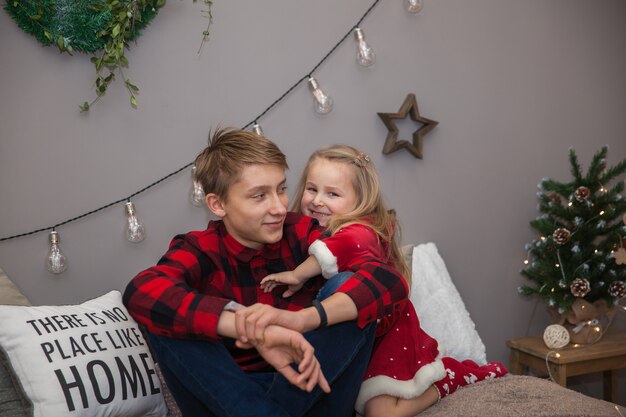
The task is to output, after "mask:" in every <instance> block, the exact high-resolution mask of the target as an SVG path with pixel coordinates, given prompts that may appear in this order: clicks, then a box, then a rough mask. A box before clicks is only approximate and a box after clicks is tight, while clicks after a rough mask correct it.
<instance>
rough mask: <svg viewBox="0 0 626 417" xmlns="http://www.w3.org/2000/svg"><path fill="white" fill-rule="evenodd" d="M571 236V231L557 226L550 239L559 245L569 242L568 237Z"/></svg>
mask: <svg viewBox="0 0 626 417" xmlns="http://www.w3.org/2000/svg"><path fill="white" fill-rule="evenodd" d="M571 237H572V232H570V231H569V230H567V229H566V228H564V227H559V228H558V229H556V230H555V231H554V233H552V239H553V240H554V241H555V242H556V243H558V244H559V245H564V244H566V243H567V242H569V239H570V238H571Z"/></svg>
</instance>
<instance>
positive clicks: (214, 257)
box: [124, 213, 408, 371]
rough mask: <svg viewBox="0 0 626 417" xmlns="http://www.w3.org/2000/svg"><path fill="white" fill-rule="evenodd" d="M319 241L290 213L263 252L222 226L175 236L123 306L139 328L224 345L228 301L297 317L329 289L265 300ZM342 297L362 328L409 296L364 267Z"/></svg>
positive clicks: (314, 282)
mask: <svg viewBox="0 0 626 417" xmlns="http://www.w3.org/2000/svg"><path fill="white" fill-rule="evenodd" d="M319 236H320V227H319V226H318V224H317V222H316V221H314V220H312V219H310V218H308V217H306V216H302V215H299V214H294V213H288V214H287V218H286V220H285V224H284V232H283V238H282V239H281V240H280V241H279V242H276V243H273V244H271V245H266V246H265V247H264V248H263V249H260V250H256V249H250V248H247V247H244V246H243V245H241V244H240V243H239V242H237V241H236V240H235V239H234V238H233V237H232V236H231V235H230V234H228V232H227V231H226V228H225V226H224V224H223V223H222V222H221V221H211V222H210V223H209V226H208V228H207V229H206V230H204V231H196V232H189V233H187V234H185V235H178V236H175V237H174V239H172V242H171V243H170V247H169V250H168V251H167V252H166V253H165V255H163V257H162V258H161V260H160V261H159V263H158V264H157V265H156V266H153V267H151V268H148V269H146V270H145V271H142V272H140V273H139V274H138V275H137V276H136V277H135V278H133V280H132V281H131V282H130V283H129V284H128V287H127V288H126V291H125V293H124V303H125V304H126V306H127V307H128V310H129V312H130V314H131V315H132V316H133V317H134V318H135V320H137V321H138V322H139V323H141V324H142V325H144V326H146V328H147V329H148V331H150V332H152V333H154V334H158V335H165V336H170V337H176V338H186V339H211V340H217V339H218V338H219V336H218V335H217V322H218V320H219V316H220V314H221V313H222V310H223V308H224V306H225V305H226V303H228V302H229V301H232V300H234V301H236V302H238V303H240V304H243V305H245V306H249V305H252V304H255V303H265V304H271V305H273V306H275V307H277V308H280V309H286V310H293V311H295V310H300V309H302V308H304V307H307V306H309V305H310V304H311V301H312V300H313V298H314V297H315V295H316V293H317V290H318V289H319V288H320V287H321V286H322V285H323V284H324V282H325V280H324V279H323V278H322V277H321V276H319V277H316V278H313V279H311V280H309V281H307V283H306V284H305V286H304V287H303V288H302V289H301V290H300V291H298V292H297V293H296V294H294V295H293V296H291V297H289V298H283V297H282V293H283V292H284V288H277V289H275V290H274V291H273V292H271V293H265V292H263V290H261V288H260V287H259V283H260V282H261V279H263V278H264V277H265V276H266V275H268V274H271V273H275V272H281V271H286V270H292V269H294V268H295V267H296V266H298V265H299V264H300V263H301V262H303V261H304V260H305V259H306V258H307V257H308V248H309V245H310V243H312V242H313V241H314V240H315V239H316V238H318V237H319ZM341 292H345V293H346V294H347V295H348V296H350V298H351V299H352V300H353V301H354V303H355V304H356V307H357V309H358V311H359V315H358V318H357V323H358V325H359V326H361V327H363V326H365V325H366V324H367V323H369V322H371V321H374V320H376V319H378V318H381V317H383V316H384V315H387V314H392V313H394V312H399V311H402V310H403V309H404V306H405V304H406V300H407V295H408V288H407V285H406V283H405V281H404V279H403V278H402V276H401V275H399V274H398V273H397V272H396V271H395V270H393V269H392V268H390V267H389V266H387V265H385V264H383V263H381V262H379V261H373V260H372V261H364V262H363V263H362V265H361V268H360V269H359V270H357V271H356V272H355V274H354V275H353V276H352V278H351V279H350V280H349V281H348V282H346V283H345V284H344V285H343V286H342V290H341ZM394 315H395V314H394ZM228 347H229V349H230V350H231V352H232V354H233V356H234V357H235V359H236V360H237V362H238V363H239V365H240V366H241V367H242V368H243V369H244V370H246V371H253V370H261V369H265V368H266V367H267V364H266V363H265V362H264V361H263V360H262V359H261V358H260V356H258V354H256V351H254V350H240V349H237V348H235V347H234V344H230V343H228Z"/></svg>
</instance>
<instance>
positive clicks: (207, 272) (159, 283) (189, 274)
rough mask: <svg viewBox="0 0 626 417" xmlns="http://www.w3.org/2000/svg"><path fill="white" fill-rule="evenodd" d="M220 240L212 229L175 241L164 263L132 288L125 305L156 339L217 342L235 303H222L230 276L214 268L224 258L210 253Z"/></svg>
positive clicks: (134, 281)
mask: <svg viewBox="0 0 626 417" xmlns="http://www.w3.org/2000/svg"><path fill="white" fill-rule="evenodd" d="M218 239H219V236H217V233H216V232H215V230H212V229H211V228H209V229H207V230H206V231H204V232H191V233H188V234H186V235H179V236H176V237H174V239H173V240H172V242H171V243H170V246H169V250H168V251H167V252H166V253H165V255H163V257H162V258H161V260H160V261H159V263H158V264H157V265H156V266H153V267H151V268H148V269H146V270H144V271H142V272H140V273H139V274H138V275H137V276H135V277H134V278H133V279H132V280H131V282H130V283H129V284H128V286H127V288H126V291H125V293H124V303H125V304H126V306H127V308H128V311H129V312H130V314H131V315H132V316H133V318H134V319H135V320H137V322H139V323H141V324H143V325H144V326H146V328H147V329H148V331H150V332H152V333H155V334H159V335H165V336H170V337H180V338H194V337H197V338H204V339H207V338H208V339H217V338H218V335H217V322H218V319H219V316H220V314H221V313H222V310H223V308H224V306H225V305H226V303H228V302H229V301H230V300H229V299H227V298H223V297H220V295H221V294H222V292H221V288H220V284H219V283H220V282H222V283H223V282H225V279H224V275H225V274H224V272H223V271H221V270H218V268H216V267H215V265H216V259H215V258H219V256H216V252H217V253H219V252H218V251H216V250H211V249H215V248H217V245H218V243H217V241H218ZM207 249H209V250H207ZM207 277H211V279H208V278H207ZM200 290H201V291H200ZM201 292H202V293H201ZM212 294H213V295H212Z"/></svg>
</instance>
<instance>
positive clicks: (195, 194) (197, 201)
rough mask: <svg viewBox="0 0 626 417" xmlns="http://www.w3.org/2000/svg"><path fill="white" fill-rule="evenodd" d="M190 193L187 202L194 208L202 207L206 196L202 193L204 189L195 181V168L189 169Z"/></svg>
mask: <svg viewBox="0 0 626 417" xmlns="http://www.w3.org/2000/svg"><path fill="white" fill-rule="evenodd" d="M191 178H192V181H191V192H190V193H189V200H190V201H191V204H193V205H194V206H196V207H202V206H203V205H204V199H205V198H206V194H205V193H204V189H203V188H202V185H200V183H199V182H198V180H196V166H195V165H194V166H193V167H191Z"/></svg>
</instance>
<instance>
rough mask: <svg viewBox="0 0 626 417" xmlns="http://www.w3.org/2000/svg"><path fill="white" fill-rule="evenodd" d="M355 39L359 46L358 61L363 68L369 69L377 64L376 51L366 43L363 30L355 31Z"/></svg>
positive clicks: (357, 29) (356, 29)
mask: <svg viewBox="0 0 626 417" xmlns="http://www.w3.org/2000/svg"><path fill="white" fill-rule="evenodd" d="M354 38H355V39H356V44H357V48H358V51H357V54H356V61H357V62H358V63H359V65H361V66H363V67H369V66H370V65H372V64H374V62H376V54H375V53H374V50H373V49H372V48H371V47H370V46H369V45H368V44H367V42H365V37H364V36H363V31H362V30H361V28H355V29H354Z"/></svg>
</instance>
